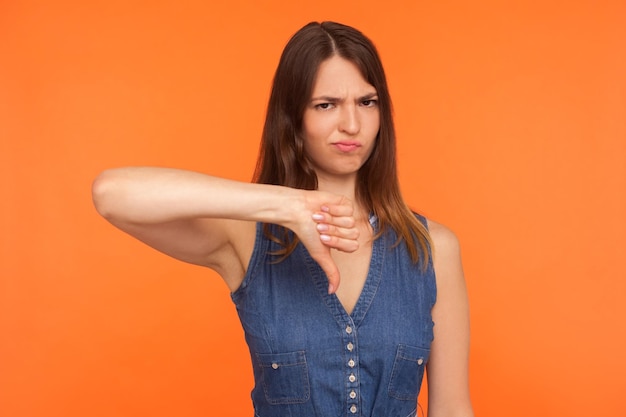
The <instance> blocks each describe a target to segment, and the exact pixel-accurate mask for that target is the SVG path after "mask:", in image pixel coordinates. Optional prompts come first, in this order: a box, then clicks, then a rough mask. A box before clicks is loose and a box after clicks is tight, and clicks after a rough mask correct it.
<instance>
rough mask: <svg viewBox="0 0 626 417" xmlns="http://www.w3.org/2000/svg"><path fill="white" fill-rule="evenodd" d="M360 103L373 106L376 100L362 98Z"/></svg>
mask: <svg viewBox="0 0 626 417" xmlns="http://www.w3.org/2000/svg"><path fill="white" fill-rule="evenodd" d="M361 104H362V105H363V106H365V107H373V106H375V105H376V100H363V101H362V102H361Z"/></svg>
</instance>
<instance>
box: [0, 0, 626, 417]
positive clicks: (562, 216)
mask: <svg viewBox="0 0 626 417" xmlns="http://www.w3.org/2000/svg"><path fill="white" fill-rule="evenodd" d="M393 3H394V4H391V5H384V6H383V2H380V1H371V0H361V1H346V2H337V1H326V0H319V1H316V2H309V3H306V4H300V2H287V1H278V0H268V1H263V2H253V1H249V2H245V1H242V0H231V1H228V2H224V4H226V5H225V6H222V5H220V6H216V5H211V2H205V1H199V0H198V1H190V2H176V1H160V2H156V1H145V2H132V4H131V3H130V2H128V1H120V0H115V1H113V0H108V1H73V2H71V1H63V0H58V1H54V2H32V1H16V0H15V1H12V0H5V1H3V2H2V3H0V140H1V142H0V144H1V145H0V146H1V147H0V170H1V171H0V187H1V188H0V190H1V195H2V197H0V198H1V200H2V203H0V231H1V234H0V235H1V236H0V243H1V246H0V415H1V416H10V417H27V416H47V417H48V416H49V417H56V416H59V417H61V416H63V417H72V416H76V417H78V416H81V417H82V416H122V417H123V416H144V415H145V416H154V417H158V416H174V415H177V416H188V417H193V416H207V415H216V416H217V415H219V416H224V417H229V416H233V417H234V416H238V417H239V416H245V415H251V407H250V403H249V391H250V389H251V385H252V378H251V371H250V369H249V366H250V365H249V359H248V356H247V351H246V348H245V345H244V341H243V336H242V332H241V330H240V328H239V326H238V324H237V319H236V315H235V311H234V308H233V306H232V304H231V302H230V300H229V295H228V291H227V289H226V287H225V285H223V283H221V282H220V280H219V279H218V278H217V277H216V276H215V274H213V273H212V272H211V271H208V270H204V269H201V268H198V267H194V266H190V265H185V264H182V263H178V262H176V261H173V260H171V259H169V258H166V257H164V256H162V255H160V254H159V253H157V252H155V251H153V250H151V249H149V248H146V247H144V246H142V245H141V244H140V243H138V242H137V241H135V240H133V239H132V238H130V237H128V236H126V235H124V234H122V233H120V232H119V231H117V230H115V229H114V228H113V227H111V226H110V225H108V224H106V222H105V221H104V220H102V219H101V218H99V217H98V216H97V214H96V212H95V210H94V209H93V207H92V205H91V201H90V183H91V180H92V179H93V178H94V176H95V175H96V174H97V173H98V172H99V171H100V170H102V169H104V168H107V167H113V166H120V165H129V164H134V165H168V166H174V167H181V168H188V169H195V170H200V171H204V172H208V173H211V174H215V175H220V176H226V177H231V178H236V179H242V180H246V179H248V178H249V177H250V175H251V173H252V169H253V165H254V161H255V157H256V151H257V143H258V138H259V135H260V131H261V124H262V120H263V112H264V109H265V104H266V100H267V96H268V91H269V85H270V80H271V77H272V74H273V71H274V68H275V65H276V63H277V60H278V56H279V53H280V51H281V49H282V47H283V46H284V44H285V42H286V41H287V38H288V37H289V36H290V35H291V34H292V33H293V32H294V31H295V30H297V29H298V28H299V27H300V26H302V25H303V24H304V23H306V22H308V21H310V20H320V19H330V20H338V21H342V22H345V23H348V24H352V25H355V26H357V27H359V28H361V29H362V30H364V31H365V32H366V33H367V34H368V35H369V36H370V37H372V38H373V39H374V40H375V42H376V43H377V45H378V47H379V49H380V52H381V55H382V57H383V60H384V63H385V65H386V69H387V73H388V77H389V82H390V86H391V90H392V94H393V97H394V103H395V109H396V116H397V126H398V133H399V138H400V142H399V147H400V155H399V163H400V172H401V182H402V185H403V189H404V192H405V194H406V197H407V199H408V200H409V201H410V203H411V204H412V205H413V206H414V207H415V208H418V209H420V210H422V211H423V212H424V213H426V214H427V215H429V216H431V217H432V218H434V219H436V220H439V221H442V222H444V223H446V224H448V225H449V226H450V227H452V228H453V229H454V230H455V231H456V232H457V234H458V235H459V237H460V239H461V241H462V245H463V248H464V258H465V268H466V275H467V281H468V287H469V294H470V301H471V307H472V330H473V340H472V354H471V388H472V394H473V399H474V405H475V409H476V413H477V415H479V416H481V417H489V416H494V417H496V416H508V417H517V416H529V415H532V416H535V415H538V416H571V417H577V416H581V417H582V416H605V417H612V416H615V417H617V416H624V415H626V405H625V403H624V399H623V396H624V390H625V389H626V378H625V377H624V375H626V359H625V355H624V352H626V336H625V332H624V322H625V319H626V300H625V295H626V284H625V283H626V279H625V278H626V267H625V264H624V256H625V255H626V197H625V195H626V162H625V161H626V116H625V115H626V76H625V74H626V52H625V51H626V49H625V48H626V46H625V45H626V25H625V24H624V22H626V3H624V2H623V1H619V0H616V1H595V0H587V1H575V0H574V1H567V2H566V1H542V2H533V1H526V2H521V1H516V2H502V1H495V0H493V1H480V0H479V1H476V2H465V1H458V0H457V1H452V0H450V1H436V2H434V1H418V0H411V1H409V0H407V1H404V2H400V1H397V2H393ZM183 4H184V5H183Z"/></svg>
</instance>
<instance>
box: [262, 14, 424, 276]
mask: <svg viewBox="0 0 626 417" xmlns="http://www.w3.org/2000/svg"><path fill="white" fill-rule="evenodd" d="M334 55H338V56H340V57H342V58H344V59H347V60H349V61H351V62H352V63H354V64H355V65H356V66H357V67H358V68H359V70H360V71H361V74H362V75H363V78H364V79H365V80H367V82H368V83H370V84H371V85H372V86H374V88H375V89H376V93H377V94H378V108H379V111H380V129H379V131H378V137H377V139H376V142H375V145H374V149H373V151H372V154H371V155H370V157H369V158H368V160H367V161H366V162H365V164H364V165H363V166H362V167H361V169H360V170H359V172H358V175H357V186H356V187H357V188H356V190H355V192H356V199H357V200H358V203H359V204H360V205H362V206H363V207H364V208H366V209H367V210H368V211H371V212H372V213H373V214H374V215H376V216H377V218H378V226H379V231H378V234H377V235H376V238H378V237H380V235H381V234H382V233H383V232H384V231H385V230H386V228H387V227H391V228H392V229H393V230H394V231H395V232H396V234H397V235H398V242H397V243H399V242H400V241H404V242H405V243H406V245H407V248H408V250H409V253H410V254H411V258H412V260H413V262H416V263H417V262H419V261H420V259H421V260H422V261H423V262H424V263H423V266H424V267H426V265H427V264H428V259H429V247H431V240H430V236H429V234H428V231H427V229H426V227H425V226H424V225H423V224H422V223H421V222H420V221H419V220H417V218H416V217H415V215H414V214H413V212H412V211H411V210H410V209H409V207H408V206H407V205H406V203H405V202H404V199H403V198H402V195H401V193H400V185H399V183H398V175H397V170H396V134H395V129H394V124H393V117H392V108H391V98H390V96H389V89H388V87H387V80H386V77H385V72H384V70H383V66H382V63H381V61H380V58H379V56H378V52H377V51H376V48H375V46H374V44H373V43H372V42H371V41H370V40H369V39H368V38H367V37H366V36H365V35H363V34H362V33H361V32H360V31H358V30H356V29H354V28H352V27H350V26H345V25H342V24H339V23H334V22H322V23H318V22H311V23H309V24H307V25H306V26H304V27H303V28H302V29H300V30H299V31H298V32H296V34H295V35H293V37H292V38H291V39H290V40H289V42H288V43H287V45H286V46H285V49H284V50H283V53H282V55H281V58H280V61H279V64H278V68H277V69H276V74H275V75H274V81H273V85H272V91H271V94H270V99H269V104H268V107H267V115H266V119H265V126H264V128H263V136H262V138H261V147H260V152H259V158H258V160H257V165H256V169H255V172H254V177H253V181H254V182H256V183H261V184H274V185H283V186H288V187H293V188H300V189H305V190H315V189H317V175H316V174H315V171H314V170H313V168H312V166H311V163H310V162H309V159H308V157H307V155H306V153H305V152H304V143H303V140H302V137H301V135H300V132H301V129H302V118H303V114H304V110H305V107H306V105H307V103H308V101H309V100H310V98H311V94H312V90H313V85H314V83H315V77H316V75H317V71H318V68H319V66H320V64H321V63H322V62H323V61H325V60H327V59H329V58H330V57H332V56H334ZM266 231H267V229H266ZM289 236H290V235H289V233H287V231H286V230H283V233H282V236H280V237H278V236H270V237H271V238H272V239H274V240H276V241H278V242H281V243H282V244H283V245H284V246H285V251H284V252H283V255H285V256H287V255H288V254H289V253H291V251H292V250H293V248H294V247H295V245H296V243H297V238H293V239H290V238H289Z"/></svg>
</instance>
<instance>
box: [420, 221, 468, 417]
mask: <svg viewBox="0 0 626 417" xmlns="http://www.w3.org/2000/svg"><path fill="white" fill-rule="evenodd" d="M429 230H430V233H431V237H432V239H433V244H434V254H433V255H434V258H433V262H434V268H435V274H436V276H437V302H436V304H435V307H434V308H433V321H434V322H435V328H434V332H435V338H434V341H433V344H432V347H431V355H430V360H429V363H428V365H427V372H428V417H472V416H473V415H474V413H473V411H472V404H471V401H470V395H469V381H468V360H469V308H468V301H467V291H466V287H465V280H464V277H463V268H462V265H461V253H460V248H459V242H458V240H457V238H456V236H455V235H454V234H453V233H452V232H451V231H450V230H449V229H447V228H446V227H444V226H442V225H439V224H437V223H434V222H430V224H429Z"/></svg>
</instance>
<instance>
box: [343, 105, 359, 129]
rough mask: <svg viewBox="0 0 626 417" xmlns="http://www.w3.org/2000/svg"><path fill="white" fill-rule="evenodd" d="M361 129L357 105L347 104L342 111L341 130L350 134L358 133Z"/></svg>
mask: <svg viewBox="0 0 626 417" xmlns="http://www.w3.org/2000/svg"><path fill="white" fill-rule="evenodd" d="M360 129H361V123H360V121H359V115H358V112H357V108H356V106H346V107H344V108H343V109H342V111H341V120H340V121H339V130H340V131H342V132H345V133H347V134H349V135H356V134H357V133H359V130H360Z"/></svg>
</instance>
